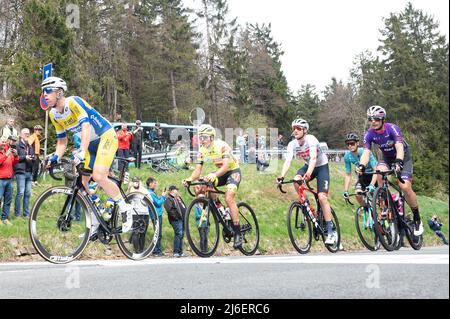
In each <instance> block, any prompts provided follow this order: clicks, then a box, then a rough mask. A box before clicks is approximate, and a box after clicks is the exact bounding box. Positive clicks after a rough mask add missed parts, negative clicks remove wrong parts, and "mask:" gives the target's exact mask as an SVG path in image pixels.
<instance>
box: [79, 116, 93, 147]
mask: <svg viewBox="0 0 450 319" xmlns="http://www.w3.org/2000/svg"><path fill="white" fill-rule="evenodd" d="M91 129H92V126H91V124H90V123H89V122H85V123H83V124H82V125H81V144H80V149H81V150H82V151H85V152H86V151H87V149H88V147H89V142H90V138H91Z"/></svg>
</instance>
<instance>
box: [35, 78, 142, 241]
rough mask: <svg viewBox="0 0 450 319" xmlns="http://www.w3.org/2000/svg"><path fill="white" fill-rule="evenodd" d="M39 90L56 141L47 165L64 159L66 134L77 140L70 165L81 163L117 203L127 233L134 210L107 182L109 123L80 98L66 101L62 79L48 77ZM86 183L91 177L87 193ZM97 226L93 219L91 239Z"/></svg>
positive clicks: (113, 139) (112, 135) (112, 139)
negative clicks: (79, 140)
mask: <svg viewBox="0 0 450 319" xmlns="http://www.w3.org/2000/svg"><path fill="white" fill-rule="evenodd" d="M41 86H42V92H43V94H44V99H45V102H46V103H47V104H48V105H49V106H50V107H51V110H50V113H49V116H50V120H51V121H52V123H53V125H54V127H55V129H56V138H57V142H56V151H55V155H53V157H52V158H51V159H50V161H49V162H57V161H58V160H60V159H61V158H62V156H63V155H64V152H65V150H66V147H67V131H69V132H71V133H72V134H74V135H77V136H78V137H80V138H81V144H80V147H79V148H78V150H76V151H75V152H74V153H73V155H72V156H73V161H74V162H75V164H77V165H78V164H79V163H80V162H83V161H84V168H85V170H86V171H87V172H91V174H92V179H93V180H94V181H95V182H97V183H98V185H99V186H100V187H101V188H103V190H104V191H105V192H106V193H107V194H108V195H109V196H110V197H111V198H112V199H113V200H114V201H115V202H116V203H117V205H118V206H119V211H120V213H121V214H122V216H123V217H125V215H126V222H124V224H123V225H122V232H124V233H125V232H129V231H130V230H131V226H132V223H133V220H132V214H133V206H132V205H130V204H127V203H126V202H125V200H124V198H123V197H122V195H121V193H120V190H119V187H118V186H117V185H116V184H115V183H114V182H113V181H111V180H110V179H109V178H108V173H109V169H110V166H111V164H112V162H113V159H114V156H115V153H116V150H117V147H118V142H117V136H116V132H115V130H114V128H113V127H112V125H111V123H109V122H108V120H106V119H105V118H104V117H103V116H102V115H101V114H100V113H98V112H97V111H96V110H95V109H94V108H93V107H92V106H90V105H89V104H88V103H87V102H86V101H85V100H83V99H82V98H80V97H78V96H70V97H65V96H64V94H65V92H66V91H67V84H66V82H65V81H64V80H62V79H61V78H58V77H49V78H47V79H45V80H44V81H43V82H42V85H41ZM48 165H50V163H48ZM89 179H90V176H83V184H84V186H85V189H86V190H87V189H88V182H89ZM124 219H125V218H124ZM98 225H99V222H98V220H97V219H96V218H93V219H92V234H93V235H95V234H96V232H97V229H98ZM91 238H93V237H91ZM94 238H95V237H94Z"/></svg>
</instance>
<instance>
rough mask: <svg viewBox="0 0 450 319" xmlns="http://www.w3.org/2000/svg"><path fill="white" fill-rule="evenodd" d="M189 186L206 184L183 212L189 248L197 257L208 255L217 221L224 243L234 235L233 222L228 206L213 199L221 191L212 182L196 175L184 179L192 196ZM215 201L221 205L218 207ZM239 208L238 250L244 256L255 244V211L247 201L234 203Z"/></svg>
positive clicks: (213, 247) (213, 244)
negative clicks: (202, 191) (199, 195)
mask: <svg viewBox="0 0 450 319" xmlns="http://www.w3.org/2000/svg"><path fill="white" fill-rule="evenodd" d="M192 186H206V194H205V197H198V198H195V199H194V200H193V201H192V202H191V203H190V205H189V206H188V208H187V209H186V215H185V229H186V237H187V239H188V242H189V245H190V246H191V248H192V250H193V251H194V252H195V253H196V254H197V255H198V256H200V257H210V256H212V255H213V254H214V253H215V251H216V249H217V247H218V245H219V237H220V232H219V225H222V237H223V240H224V241H225V242H226V243H230V242H231V241H232V238H233V236H234V230H233V222H232V220H231V215H230V212H229V211H227V210H228V208H225V207H223V206H222V205H221V204H219V203H220V200H218V199H215V198H214V196H213V194H216V195H218V194H225V193H224V192H222V191H220V190H218V189H217V188H216V187H215V186H214V183H213V182H206V181H204V180H202V179H199V180H198V181H195V182H188V183H187V186H186V189H187V190H188V192H189V194H190V195H191V196H193V197H195V195H194V193H193V192H192V191H191V187H192ZM219 205H220V206H222V207H220V209H219ZM237 207H238V209H239V220H240V225H241V235H242V245H241V246H240V247H239V250H240V251H241V252H242V253H243V254H244V255H247V256H251V255H253V254H255V252H256V250H257V249H258V245H259V225H258V220H257V219H256V215H255V212H254V211H253V209H252V208H251V207H250V205H248V204H247V203H244V202H240V203H238V204H237Z"/></svg>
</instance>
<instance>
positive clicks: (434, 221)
mask: <svg viewBox="0 0 450 319" xmlns="http://www.w3.org/2000/svg"><path fill="white" fill-rule="evenodd" d="M428 226H430V229H431V230H432V231H434V233H435V234H436V236H438V237H439V238H440V239H441V240H442V242H443V243H444V245H448V240H447V239H446V238H445V235H444V233H443V232H442V231H441V228H442V223H440V222H439V221H438V218H437V216H436V215H433V217H431V219H429V220H428Z"/></svg>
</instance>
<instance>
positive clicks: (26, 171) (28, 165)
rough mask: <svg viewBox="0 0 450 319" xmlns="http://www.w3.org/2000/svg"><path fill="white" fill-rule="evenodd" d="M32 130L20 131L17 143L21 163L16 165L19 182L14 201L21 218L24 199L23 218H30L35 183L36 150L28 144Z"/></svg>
mask: <svg viewBox="0 0 450 319" xmlns="http://www.w3.org/2000/svg"><path fill="white" fill-rule="evenodd" d="M29 137H30V130H29V129H27V128H24V129H22V130H21V131H20V141H19V142H18V143H17V153H18V155H19V163H17V164H16V165H14V176H15V177H16V182H17V194H16V199H15V201H14V215H15V216H16V217H19V216H20V213H21V207H20V206H21V204H22V203H21V202H22V197H23V212H22V213H23V214H22V216H23V217H28V214H29V212H30V198H31V185H32V182H33V176H32V175H33V160H34V158H35V155H34V149H33V148H32V147H31V145H30V144H28V138H29Z"/></svg>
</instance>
